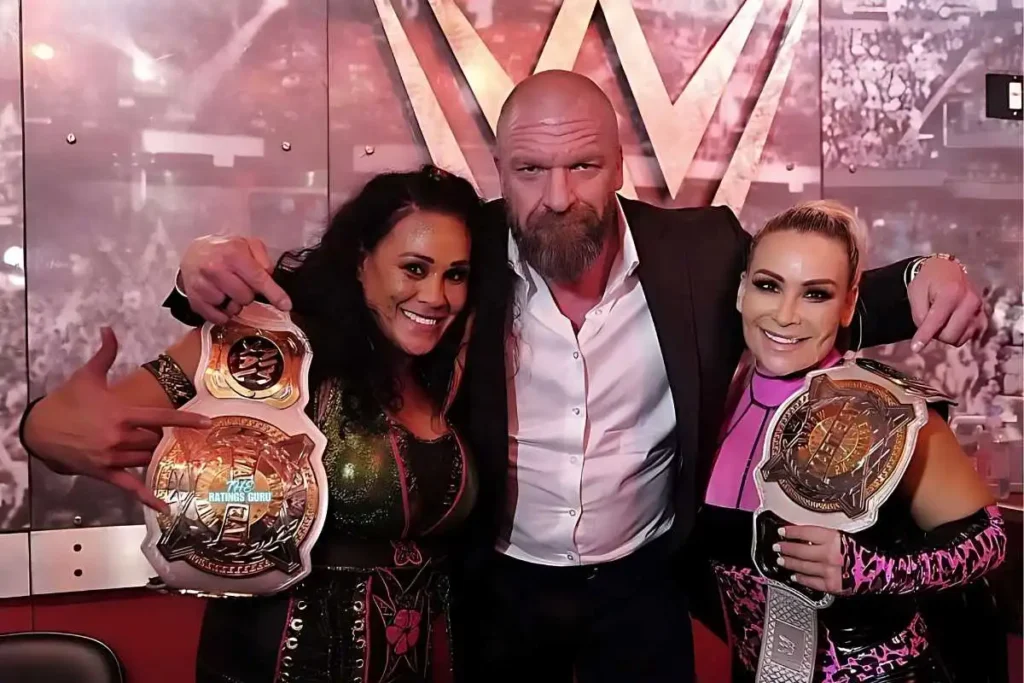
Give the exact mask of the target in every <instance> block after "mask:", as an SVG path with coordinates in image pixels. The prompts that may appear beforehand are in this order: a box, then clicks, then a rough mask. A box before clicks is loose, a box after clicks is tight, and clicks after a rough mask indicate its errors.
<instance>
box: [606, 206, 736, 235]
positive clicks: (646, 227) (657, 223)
mask: <svg viewBox="0 0 1024 683" xmlns="http://www.w3.org/2000/svg"><path fill="white" fill-rule="evenodd" d="M620 201H621V203H622V210H623V212H624V213H625V214H626V220H627V221H628V222H629V226H630V229H631V230H633V231H634V234H635V233H636V232H638V231H639V232H640V233H645V232H651V231H657V232H658V234H659V236H660V237H662V238H672V237H679V238H683V237H684V236H685V239H687V240H692V239H695V238H696V239H699V240H700V241H701V242H712V243H713V242H721V241H722V240H723V239H725V240H727V241H734V240H738V241H739V242H743V241H744V240H743V238H744V235H745V233H744V232H743V228H742V226H740V222H739V220H737V218H736V214H734V213H733V212H732V209H730V208H729V207H727V206H684V207H674V208H669V207H663V206H657V205H655V204H650V203H648V202H643V201H640V200H637V199H626V198H625V197H620Z"/></svg>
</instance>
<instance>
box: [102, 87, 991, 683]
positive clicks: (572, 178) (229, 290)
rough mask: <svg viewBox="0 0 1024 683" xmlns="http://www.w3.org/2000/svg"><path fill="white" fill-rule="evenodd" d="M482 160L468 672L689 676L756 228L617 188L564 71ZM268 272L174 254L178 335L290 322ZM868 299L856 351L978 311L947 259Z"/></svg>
mask: <svg viewBox="0 0 1024 683" xmlns="http://www.w3.org/2000/svg"><path fill="white" fill-rule="evenodd" d="M496 161H497V165H498V172H499V175H500V179H501V187H502V192H503V195H504V200H498V201H495V202H491V203H490V204H489V205H488V206H489V209H490V210H491V211H492V221H493V223H494V231H493V233H492V234H491V238H492V241H491V242H489V243H488V244H486V245H484V246H485V247H486V248H485V249H483V250H482V252H483V254H484V257H483V261H484V262H480V261H477V262H474V263H473V266H472V267H473V268H485V269H486V270H485V274H486V276H485V277H484V278H483V283H482V284H481V287H482V288H483V289H484V290H485V291H483V292H481V295H480V299H481V300H482V303H481V304H480V306H479V308H478V310H477V315H476V325H475V331H474V336H473V339H472V341H471V343H470V347H469V352H468V356H467V374H466V378H465V381H464V383H463V387H464V389H463V391H462V394H461V396H460V398H459V400H458V403H457V405H456V406H455V410H454V411H453V413H452V417H453V418H454V419H456V420H457V421H458V422H457V423H458V424H459V425H460V426H461V427H462V429H463V430H464V433H466V434H468V440H469V442H470V445H471V449H472V452H473V455H474V457H475V458H476V461H477V464H478V469H479V472H480V496H479V501H478V505H477V508H476V511H475V513H474V518H473V521H472V533H471V534H469V537H470V540H469V541H468V542H467V546H466V555H465V562H464V563H463V565H462V566H463V568H464V572H463V573H464V576H462V577H461V584H460V585H459V586H458V587H459V588H460V591H459V593H458V595H459V596H460V597H461V598H462V600H461V604H462V606H463V609H462V610H461V611H459V612H456V618H457V621H458V623H457V624H456V626H457V631H458V632H459V634H460V635H462V636H463V637H462V639H461V640H460V641H456V645H455V652H456V655H461V658H462V659H463V662H464V664H465V666H466V668H465V669H463V671H462V680H464V681H469V682H470V683H483V682H493V681H510V682H511V681H516V682H523V681H531V682H547V681H550V682H551V683H569V682H570V681H571V680H572V679H573V675H574V674H575V678H576V680H577V681H578V682H579V683H600V682H603V681H609V682H612V681H614V682H616V683H621V682H622V681H643V682H645V683H646V682H662V681H664V682H665V683H685V682H686V681H691V680H693V649H692V642H691V632H690V622H689V616H688V607H689V600H688V595H687V590H686V588H687V587H686V586H685V585H684V581H683V580H682V579H681V574H680V572H679V571H678V570H677V566H678V564H677V562H676V560H678V559H687V557H686V555H687V553H686V550H685V546H684V541H685V540H686V538H687V536H688V534H689V532H690V530H691V527H692V525H693V521H694V516H695V514H696V511H697V509H698V506H699V504H700V502H701V501H702V500H703V492H704V489H705V486H706V484H707V481H708V476H709V473H710V470H711V464H712V460H713V458H714V454H715V450H716V443H717V437H718V434H719V428H720V425H721V421H722V417H723V410H724V402H725V396H726V390H727V388H728V386H729V383H730V379H731V377H732V374H733V371H734V369H735V367H736V364H737V361H738V359H739V357H740V354H741V352H742V350H743V337H742V333H741V330H740V324H739V316H738V314H737V311H736V306H735V301H736V288H737V285H738V283H739V280H740V274H741V272H742V271H743V266H744V259H745V256H746V253H747V249H748V246H749V243H750V239H749V236H748V235H747V234H746V233H745V232H744V231H743V230H742V229H741V227H740V225H739V222H738V221H737V220H736V217H735V216H734V215H733V214H732V212H731V211H729V209H727V208H724V207H716V208H695V209H661V208H657V207H654V206H652V205H650V204H645V203H643V202H638V201H632V200H628V199H625V198H622V197H620V196H618V194H617V191H618V190H619V189H620V188H621V187H622V179H623V166H622V164H623V156H622V147H621V144H620V142H619V135H618V128H617V125H616V116H615V112H614V110H613V108H612V105H611V103H610V102H609V100H608V98H607V97H606V96H605V95H604V93H603V92H602V91H601V90H600V89H599V88H598V87H597V86H596V85H595V84H594V83H593V82H592V81H590V80H588V79H586V78H584V77H583V76H579V75H577V74H573V73H569V72H562V71H550V72H544V73H541V74H538V75H535V76H532V77H530V78H528V79H526V80H524V81H523V82H522V83H520V84H519V85H518V86H517V87H516V88H515V90H514V91H513V93H512V94H511V96H510V97H509V98H508V100H507V101H506V103H505V106H504V108H503V110H502V112H501V116H500V120H499V123H498V131H497V159H496ZM506 226H507V228H506ZM271 270H272V269H271V267H270V261H269V259H268V258H267V255H266V249H265V247H264V246H263V245H262V243H260V242H259V241H258V240H255V239H252V238H241V237H224V236H221V237H206V238H201V239H199V240H197V241H196V242H194V243H193V244H192V245H191V246H190V248H189V249H188V250H187V252H186V254H185V258H184V260H183V262H182V268H181V276H180V284H181V289H182V290H183V292H184V293H188V294H189V295H191V298H189V299H186V298H185V296H184V295H183V294H181V293H177V294H172V296H171V298H170V299H169V300H168V304H167V305H168V306H170V307H171V309H172V311H174V313H175V315H176V316H178V317H179V319H182V320H185V321H188V322H190V323H192V324H198V323H199V322H201V319H200V318H198V317H197V316H196V315H195V314H194V313H193V311H194V312H195V313H198V314H200V315H202V316H203V317H205V318H207V319H209V320H212V321H214V322H223V321H225V320H226V317H227V315H231V314H233V313H235V312H237V311H238V310H239V308H240V306H241V305H244V304H247V303H249V302H251V301H252V300H253V298H254V297H256V296H261V297H263V298H264V299H265V300H268V301H270V302H272V303H274V304H275V305H278V306H280V307H282V308H286V309H287V308H290V302H289V301H288V298H287V295H286V294H285V293H284V292H283V291H282V290H281V289H280V288H279V287H277V286H276V285H275V284H274V283H273V281H272V279H271V277H270V275H269V273H270V272H271ZM910 275H913V276H914V277H913V280H912V282H910V284H909V287H908V286H907V285H906V284H905V276H906V279H907V280H909V279H910V277H909V276H910ZM861 300H862V302H863V306H862V307H861V308H862V310H861V312H860V315H859V316H858V318H857V320H856V321H855V323H854V326H855V328H856V329H855V330H854V331H853V336H852V338H853V339H859V340H861V341H862V343H863V344H865V345H871V344H881V343H889V342H894V341H899V340H902V339H906V338H909V337H910V336H911V335H913V334H914V330H915V323H914V321H915V319H916V320H919V321H922V326H921V329H920V330H918V336H917V339H918V341H921V340H924V339H927V338H930V337H931V336H934V335H935V334H936V333H938V336H939V338H940V339H942V340H944V341H947V342H951V343H962V341H963V340H964V339H965V338H966V337H967V336H969V335H970V333H971V332H972V329H971V327H970V325H971V323H972V320H973V315H974V314H975V313H976V312H977V310H978V309H979V308H980V299H979V298H978V296H977V294H976V293H975V290H974V289H973V287H972V286H971V285H970V283H969V282H968V281H967V280H966V278H965V276H964V273H963V271H962V270H961V268H960V267H959V266H958V264H956V263H955V262H954V261H952V260H950V259H948V258H931V257H928V258H918V259H910V260H907V261H904V262H901V263H898V264H894V265H892V266H889V267H887V268H884V269H879V270H875V271H870V272H869V273H867V274H865V276H864V280H863V284H862V286H861ZM190 308H191V309H192V310H190ZM510 319H511V320H512V324H511V326H509V325H508V324H507V323H508V321H509V320H510ZM502 386H506V388H507V391H503V390H502V389H501V387H502ZM112 412H113V411H112ZM100 428H103V425H98V426H97V429H100Z"/></svg>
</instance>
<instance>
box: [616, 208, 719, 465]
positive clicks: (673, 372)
mask: <svg viewBox="0 0 1024 683" xmlns="http://www.w3.org/2000/svg"><path fill="white" fill-rule="evenodd" d="M622 208H623V211H624V212H625V214H626V220H628V221H629V227H630V230H631V231H632V233H633V240H634V241H635V242H636V249H637V254H638V255H639V257H640V266H639V268H638V269H637V273H638V275H639V277H640V283H641V285H642V286H643V288H644V296H645V297H646V298H647V305H648V307H649V309H650V311H651V318H652V319H653V320H654V327H655V330H657V334H658V344H659V346H660V347H661V354H662V357H663V358H664V361H665V370H666V372H667V373H668V381H669V386H670V387H671V390H672V401H673V403H674V404H675V409H676V433H677V434H678V436H679V447H680V456H681V457H682V468H683V471H684V473H687V472H688V473H690V475H691V477H688V478H687V479H692V473H693V471H694V470H693V468H694V466H695V464H696V458H697V454H698V425H699V414H700V359H699V356H698V353H697V339H696V327H695V325H694V312H693V298H692V288H691V283H690V270H691V267H692V265H691V263H690V259H691V255H689V254H688V253H687V250H686V249H685V248H684V247H683V246H682V242H681V240H680V239H679V235H678V234H676V235H673V234H671V233H672V232H673V230H672V228H673V224H674V223H675V221H670V220H669V218H671V216H672V214H671V213H670V212H667V211H665V210H662V209H658V208H656V207H653V206H651V205H649V204H644V203H641V202H636V201H631V200H628V199H623V200H622Z"/></svg>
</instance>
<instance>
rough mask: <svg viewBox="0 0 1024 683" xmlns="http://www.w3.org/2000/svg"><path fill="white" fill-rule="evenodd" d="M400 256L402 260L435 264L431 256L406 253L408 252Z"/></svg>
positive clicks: (411, 252)
mask: <svg viewBox="0 0 1024 683" xmlns="http://www.w3.org/2000/svg"><path fill="white" fill-rule="evenodd" d="M399 256H400V257H401V258H418V259H419V260H421V261H426V262H427V263H433V262H434V259H432V258H430V257H429V256H424V255H423V254H417V253H416V252H415V251H406V252H403V253H401V254H399Z"/></svg>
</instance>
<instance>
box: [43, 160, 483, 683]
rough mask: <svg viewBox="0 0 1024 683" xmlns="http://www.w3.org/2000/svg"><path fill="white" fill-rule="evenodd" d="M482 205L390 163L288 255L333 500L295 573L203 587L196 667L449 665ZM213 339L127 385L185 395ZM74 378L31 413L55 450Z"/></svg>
mask: <svg viewBox="0 0 1024 683" xmlns="http://www.w3.org/2000/svg"><path fill="white" fill-rule="evenodd" d="M481 209H482V204H481V202H480V199H479V197H478V196H477V194H476V192H475V191H474V189H473V187H472V186H471V185H470V184H469V183H468V182H467V181H465V180H463V179H461V178H458V177H456V176H453V175H451V174H449V173H446V172H444V171H441V170H439V169H437V168H435V167H432V166H425V167H424V168H422V169H420V170H419V171H415V172H410V173H386V174H383V175H379V176H377V177H375V178H373V179H372V180H370V181H369V183H367V185H366V186H365V187H364V188H363V189H362V191H361V192H360V193H359V194H358V195H356V196H355V197H354V198H353V199H352V200H350V201H349V202H347V203H346V204H345V205H344V206H342V207H341V208H340V209H339V210H338V212H337V213H336V214H335V215H334V217H333V218H332V219H331V221H330V224H329V226H328V227H327V230H326V232H325V233H324V234H323V236H322V238H321V239H320V241H319V243H318V244H317V245H316V246H314V247H311V248H308V249H302V250H298V251H294V252H290V253H287V254H285V255H284V256H283V257H282V258H281V259H280V260H279V262H278V264H277V267H276V269H275V272H274V279H275V280H276V281H277V282H278V283H279V284H280V285H281V286H282V287H283V289H284V290H285V291H286V292H287V294H288V296H289V297H290V298H291V300H292V303H293V308H292V317H293V320H294V321H295V322H296V323H297V324H298V325H299V326H300V327H301V328H302V329H303V330H304V332H305V333H306V335H307V337H308V339H309V342H310V345H311V347H312V350H313V362H312V366H311V367H310V378H309V380H310V381H309V386H310V394H311V400H310V402H309V405H308V406H307V412H308V414H309V415H310V417H311V418H312V419H313V420H314V421H315V422H316V424H317V426H318V427H319V429H320V431H321V432H322V433H323V434H324V435H325V436H326V438H327V449H326V451H325V452H324V456H323V462H324V467H325V469H326V471H327V481H328V488H329V494H328V509H327V517H326V521H325V524H324V527H323V531H322V532H321V534H320V537H319V539H318V541H317V543H316V545H315V546H314V547H313V551H312V564H313V569H312V572H311V573H310V575H309V576H308V577H307V578H306V579H305V580H304V581H302V582H301V583H300V584H298V585H297V586H296V587H295V588H293V589H290V590H288V591H285V592H284V593H281V594H277V595H274V596H271V597H244V598H222V599H216V600H211V601H210V602H208V604H207V608H206V614H205V618H204V621H203V629H202V635H201V639H200V644H199V654H198V662H197V681H199V682H200V683H215V682H216V683H264V682H269V681H289V680H290V681H303V682H309V683H314V682H316V681H332V682H333V681H345V682H346V683H349V682H354V681H359V682H373V683H378V682H380V683H384V682H385V681H386V682H388V683H427V682H434V681H441V680H449V679H450V678H451V670H452V667H451V661H450V656H449V653H450V652H451V649H450V647H449V642H448V636H449V635H450V632H451V629H450V627H449V623H448V614H449V574H448V569H447V555H448V548H449V546H450V543H451V541H450V538H451V535H452V533H453V531H454V530H456V529H458V528H459V526H460V525H461V523H462V522H463V521H464V520H465V519H466V517H467V515H468V513H469V511H470V509H471V507H472V505H473V501H474V498H475V476H474V471H473V468H472V465H471V461H470V460H469V459H468V454H467V453H466V451H465V449H464V447H463V443H462V441H461V440H460V438H459V436H458V434H457V433H456V432H455V430H454V429H453V428H452V426H451V424H450V423H449V420H448V416H447V411H448V407H449V405H450V404H451V401H452V399H453V397H454V395H455V392H456V391H457V390H458V384H459V378H460V376H461V370H462V368H461V355H462V354H461V350H462V348H463V347H464V344H465V342H466V341H467V335H468V333H469V328H470V326H471V322H470V321H471V316H472V312H473V309H474V305H475V301H474V295H475V292H476V287H475V286H474V279H475V277H476V275H477V274H478V272H477V271H478V263H477V262H476V258H475V256H473V255H471V254H475V253H476V252H477V246H478V243H479V240H477V239H476V238H477V235H478V231H479V230H480V227H481V220H482V218H481ZM471 263H472V269H471V267H470V266H471ZM104 334H105V335H108V336H109V335H110V334H111V333H110V332H109V331H105V333H104ZM201 343H202V342H201V337H200V332H199V331H192V332H190V333H189V334H187V335H186V336H185V337H184V338H182V339H181V340H180V341H178V342H177V343H176V344H174V345H173V346H171V347H170V348H169V349H168V350H167V351H166V353H164V354H162V355H161V356H160V358H159V359H157V360H154V361H152V362H150V363H147V364H146V365H145V366H144V369H143V368H140V369H139V370H137V371H136V372H135V373H133V374H132V375H131V376H129V377H128V378H126V379H125V380H124V381H122V382H121V383H120V384H119V385H118V386H117V387H116V388H115V389H114V390H115V391H116V392H118V393H120V394H121V395H122V396H123V397H124V398H125V400H127V401H129V402H130V403H131V404H132V405H134V406H139V407H158V408H159V407H166V406H168V405H174V406H181V405H183V404H184V403H185V402H187V401H188V400H189V399H190V398H191V396H193V395H194V394H195V389H194V386H193V385H192V380H191V378H192V377H194V376H195V372H196V370H197V367H198V365H199V357H200V351H201ZM62 389H63V388H62ZM62 389H58V390H57V391H56V392H54V393H52V394H50V395H49V396H48V397H46V398H44V399H43V400H42V401H40V402H39V403H37V404H35V405H34V406H33V407H32V408H31V409H30V410H31V412H30V413H29V414H28V415H27V416H26V419H25V421H24V431H23V435H24V441H25V444H26V446H27V447H28V448H29V450H30V451H31V452H32V453H33V454H34V455H36V456H37V457H39V458H41V459H42V460H44V461H47V459H48V452H49V453H50V454H51V455H50V459H51V460H53V461H54V462H57V457H56V456H55V455H53V454H54V453H56V449H57V448H59V440H60V438H62V436H61V435H60V431H61V420H62V415H63V414H65V411H66V410H67V409H68V396H67V395H62ZM65 393H67V392H65ZM151 504H152V503H151Z"/></svg>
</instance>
